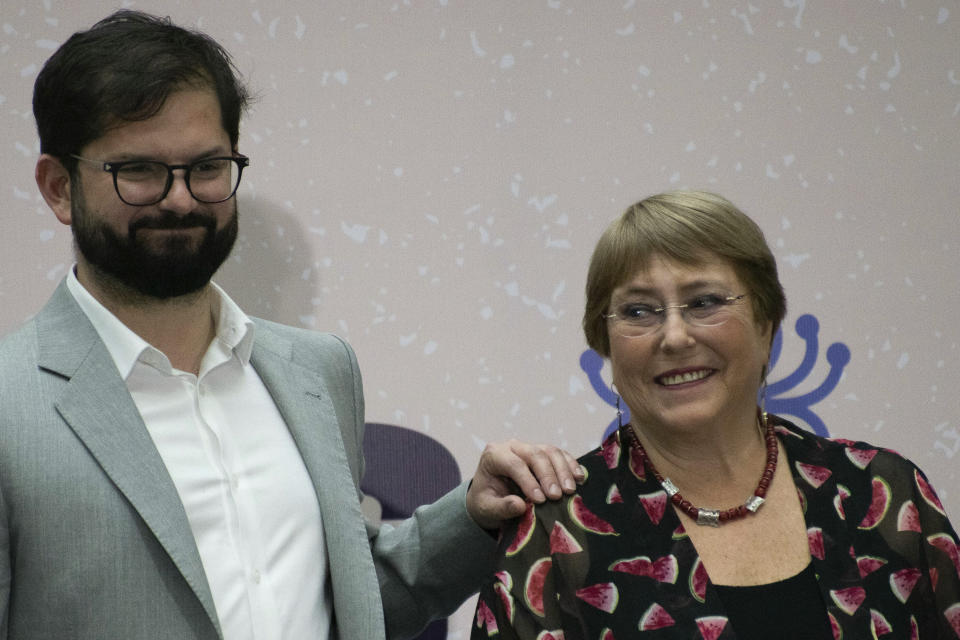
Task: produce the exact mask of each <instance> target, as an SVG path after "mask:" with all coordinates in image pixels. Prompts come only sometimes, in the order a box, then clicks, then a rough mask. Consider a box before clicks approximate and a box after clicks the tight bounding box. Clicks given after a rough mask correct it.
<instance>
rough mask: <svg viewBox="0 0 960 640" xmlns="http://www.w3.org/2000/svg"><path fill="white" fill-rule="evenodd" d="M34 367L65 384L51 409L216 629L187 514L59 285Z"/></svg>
mask: <svg viewBox="0 0 960 640" xmlns="http://www.w3.org/2000/svg"><path fill="white" fill-rule="evenodd" d="M37 327H38V343H39V346H40V356H39V364H40V367H41V368H44V369H47V370H49V371H52V372H54V373H56V374H59V375H61V376H63V377H65V378H67V379H68V382H67V384H66V387H65V388H64V391H63V393H62V394H61V395H60V397H59V398H57V399H56V400H55V403H54V405H55V406H56V408H57V410H58V411H59V413H60V415H61V416H62V417H63V419H64V421H65V422H66V423H67V424H68V425H69V427H70V428H71V429H72V430H73V432H74V433H75V434H76V435H77V437H78V438H79V439H80V440H82V441H83V443H84V445H85V446H86V447H87V449H88V450H89V451H90V453H91V455H92V456H93V457H94V458H95V459H96V461H97V463H98V464H99V465H100V466H101V468H102V469H103V471H104V473H105V474H106V475H107V476H108V477H109V478H110V480H111V481H112V482H113V483H114V485H116V487H117V489H119V491H120V492H121V493H122V494H123V495H124V497H125V498H126V499H127V500H128V501H129V502H130V504H131V505H132V506H133V508H134V509H135V510H136V511H137V513H139V514H140V517H141V518H143V520H144V522H145V523H146V524H147V526H148V527H149V528H150V530H151V531H152V532H153V534H154V536H156V538H157V540H158V541H159V542H160V544H161V545H162V546H163V548H164V549H165V550H166V552H167V554H169V556H170V559H171V560H172V561H173V563H174V564H175V565H176V566H177V568H178V569H179V570H180V572H181V573H182V574H183V576H184V578H185V579H186V580H187V583H188V584H189V585H190V587H191V588H192V589H193V591H194V593H195V594H196V596H197V598H199V599H200V602H201V603H202V604H203V607H204V609H205V610H206V612H207V615H208V616H210V619H211V621H212V622H213V623H214V626H215V627H216V628H217V629H218V631H219V628H220V625H219V621H218V619H217V615H216V609H215V607H214V604H213V596H212V595H211V593H210V588H209V586H208V584H207V579H206V574H205V573H204V571H203V565H202V564H201V562H200V555H199V553H198V551H197V547H196V543H195V542H194V539H193V534H192V532H191V530H190V524H189V522H188V520H187V515H186V512H185V511H184V509H183V505H182V503H181V502H180V497H179V495H178V494H177V490H176V487H175V486H174V484H173V481H172V480H171V479H170V475H169V473H168V472H167V468H166V466H164V464H163V460H162V459H161V458H160V454H159V453H158V452H157V449H156V447H155V446H154V444H153V440H152V439H151V438H150V434H149V433H148V432H147V429H146V426H145V425H144V424H143V420H142V419H141V417H140V413H139V411H138V410H137V407H136V405H135V404H134V402H133V399H132V398H131V397H130V393H129V392H128V390H127V387H126V384H125V383H124V381H123V379H122V378H121V377H120V374H119V373H118V372H117V368H116V365H115V364H114V362H113V360H112V358H111V357H110V354H109V352H108V351H107V349H106V347H105V346H104V344H103V342H102V341H101V340H100V338H99V336H98V335H97V333H96V331H95V330H94V328H93V326H92V325H90V323H89V321H88V320H87V318H86V316H85V315H84V314H83V312H82V311H81V310H80V308H79V307H78V306H77V304H76V302H75V301H74V300H73V297H72V296H71V295H70V293H69V291H68V290H67V288H66V286H65V283H61V284H60V286H59V287H58V289H57V290H56V292H55V293H54V295H53V297H52V298H51V300H50V302H49V303H48V304H47V306H46V307H44V309H43V310H42V311H41V312H40V314H38V316H37Z"/></svg>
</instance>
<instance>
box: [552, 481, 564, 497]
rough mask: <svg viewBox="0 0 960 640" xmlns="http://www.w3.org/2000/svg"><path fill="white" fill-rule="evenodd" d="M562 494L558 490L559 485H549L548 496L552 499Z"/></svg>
mask: <svg viewBox="0 0 960 640" xmlns="http://www.w3.org/2000/svg"><path fill="white" fill-rule="evenodd" d="M562 493H563V492H562V491H561V490H560V485H558V484H552V485H550V495H551V496H554V497H559V496H560V495H561V494H562Z"/></svg>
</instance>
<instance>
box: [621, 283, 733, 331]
mask: <svg viewBox="0 0 960 640" xmlns="http://www.w3.org/2000/svg"><path fill="white" fill-rule="evenodd" d="M746 297H747V294H746V293H742V294H740V295H738V296H729V295H723V294H719V293H704V294H699V295H696V296H693V297H692V298H691V299H690V300H688V301H687V302H685V303H683V304H663V305H653V304H649V303H646V302H640V301H624V302H621V303H619V304H617V306H616V307H615V310H614V313H608V314H604V316H603V317H604V318H606V319H607V320H611V321H612V322H613V324H614V328H615V330H616V331H617V333H619V334H620V335H622V336H623V337H625V338H639V337H641V336H647V335H650V334H651V333H655V332H656V331H657V330H659V329H660V327H662V326H663V323H664V322H665V321H666V319H667V310H668V309H678V310H679V311H680V313H681V316H682V317H683V320H684V321H685V322H686V323H687V324H690V325H694V326H697V327H716V326H719V325H721V324H723V323H724V322H726V321H727V320H728V319H729V318H730V307H731V305H735V304H739V303H740V302H742V301H743V299H744V298H746Z"/></svg>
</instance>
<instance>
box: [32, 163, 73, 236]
mask: <svg viewBox="0 0 960 640" xmlns="http://www.w3.org/2000/svg"><path fill="white" fill-rule="evenodd" d="M34 176H35V177H36V179H37V187H39V188H40V194H41V195H42V196H43V199H44V200H45V201H46V203H47V206H48V207H50V209H52V210H53V215H55V216H57V220H59V221H60V222H62V223H63V224H66V225H69V224H70V223H71V222H72V217H71V208H70V205H71V193H70V172H69V171H67V169H66V167H64V166H63V163H62V162H60V160H59V159H58V158H56V157H54V156H52V155H50V154H49V153H44V154H42V155H41V156H40V158H39V159H38V160H37V167H36V170H35V171H34Z"/></svg>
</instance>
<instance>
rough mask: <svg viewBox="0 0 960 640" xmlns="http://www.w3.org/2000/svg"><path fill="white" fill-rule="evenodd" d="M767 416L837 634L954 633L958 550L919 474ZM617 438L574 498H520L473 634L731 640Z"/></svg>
mask: <svg viewBox="0 0 960 640" xmlns="http://www.w3.org/2000/svg"><path fill="white" fill-rule="evenodd" d="M771 419H772V420H774V421H775V423H776V425H777V432H778V435H779V437H780V441H781V443H782V444H783V446H784V448H785V450H786V452H787V457H788V459H789V468H790V469H791V472H792V473H793V478H794V483H795V484H796V485H797V488H798V491H799V499H800V500H801V502H802V503H803V505H804V507H805V511H804V514H805V518H806V524H807V537H808V540H809V543H810V547H811V556H812V562H813V567H814V570H815V572H816V574H817V578H818V583H819V586H820V590H821V594H822V598H823V601H824V603H825V606H826V610H827V616H828V619H829V626H830V627H831V628H832V629H833V636H834V638H841V637H842V638H843V639H844V640H861V639H863V640H868V639H879V640H899V639H903V640H908V639H912V638H920V639H925V638H931V639H934V638H935V639H947V640H949V639H950V638H954V639H960V546H958V539H957V534H956V531H955V529H954V528H953V526H952V525H951V524H950V522H949V520H948V519H947V517H946V515H945V514H944V512H943V507H942V504H941V503H940V501H939V499H938V498H937V496H936V492H935V491H934V490H933V488H932V487H931V486H930V484H929V482H928V480H927V479H926V477H925V476H924V475H923V473H922V472H921V471H920V470H919V469H918V468H917V467H916V466H915V465H914V464H913V463H911V462H910V461H909V460H906V459H905V458H903V457H901V456H900V455H898V454H896V453H895V452H892V451H889V450H886V449H882V448H877V447H874V446H870V445H868V444H866V443H862V442H851V441H847V440H830V439H826V438H822V437H820V436H817V435H814V434H812V433H809V432H807V431H804V430H801V429H799V428H798V427H796V426H795V425H793V424H791V423H789V422H787V421H785V420H783V419H782V418H779V417H776V416H771ZM620 443H621V440H620V433H619V432H615V433H613V434H612V435H611V436H610V437H609V438H608V439H607V440H606V441H605V442H604V443H603V445H601V447H598V448H597V449H595V450H594V451H592V452H590V453H588V454H586V455H585V456H583V457H582V458H580V462H581V464H583V466H584V467H585V468H586V469H587V472H588V473H587V477H588V480H587V481H586V482H585V483H584V484H583V485H581V486H580V488H579V489H578V491H577V494H575V496H574V497H571V498H565V499H563V500H560V501H557V502H553V503H546V504H543V505H537V506H536V507H534V506H532V505H531V506H530V509H531V511H532V516H533V520H534V521H535V523H536V524H535V525H534V526H533V527H532V532H533V533H532V536H530V538H529V540H527V541H526V542H525V543H524V544H523V546H522V548H521V549H520V550H519V551H518V552H517V553H515V554H514V555H511V556H509V557H508V556H506V555H505V553H504V551H505V550H506V549H507V548H511V547H512V548H516V546H517V545H515V544H514V543H515V541H516V539H517V535H518V533H519V534H520V535H521V536H527V535H529V532H530V527H529V523H530V522H531V520H530V519H529V514H528V518H527V519H518V520H517V521H516V522H515V523H513V524H512V525H510V526H508V527H507V528H505V529H504V531H503V535H502V537H501V547H500V548H501V552H500V556H499V564H498V566H497V568H496V574H494V575H491V577H490V579H489V580H488V581H487V583H486V584H485V585H484V586H483V588H482V589H481V592H480V598H479V601H478V605H477V615H476V618H475V623H476V624H475V625H474V628H473V633H472V635H471V638H472V640H480V639H484V640H488V639H489V638H497V639H503V640H535V639H538V638H558V637H562V638H564V639H565V640H576V639H583V640H616V639H617V638H619V639H620V640H625V639H627V638H641V639H648V638H649V639H650V640H662V639H667V638H669V639H674V638H676V639H680V638H683V639H690V640H732V639H734V638H737V634H736V630H735V629H734V627H733V625H732V623H730V621H729V620H728V618H727V614H726V611H725V610H724V607H723V603H722V602H721V600H720V597H719V596H718V594H717V591H716V589H715V588H714V587H713V585H712V583H711V582H710V579H709V576H708V575H707V572H706V570H705V567H704V565H703V564H702V563H701V562H700V558H699V556H698V555H697V552H696V549H695V548H694V547H693V544H692V543H691V542H690V538H689V537H688V536H687V535H685V533H684V531H683V527H682V526H681V525H680V521H679V519H678V518H677V516H676V513H675V512H674V510H673V508H672V507H669V506H668V508H666V509H661V508H660V507H661V496H660V492H661V491H662V487H660V485H659V484H658V483H657V481H656V479H655V478H654V477H653V474H652V473H649V472H648V471H647V470H645V469H643V468H642V465H639V464H638V461H637V460H636V458H635V456H633V455H631V452H630V448H629V447H627V448H625V449H621V444H620ZM611 496H616V499H611ZM524 521H526V522H527V523H528V524H527V526H523V527H522V528H523V529H524V530H523V531H520V530H519V529H520V528H521V524H520V523H522V522H524ZM531 574H533V575H535V577H536V578H537V579H535V580H533V579H528V576H530V575H531ZM827 640H829V639H827Z"/></svg>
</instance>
